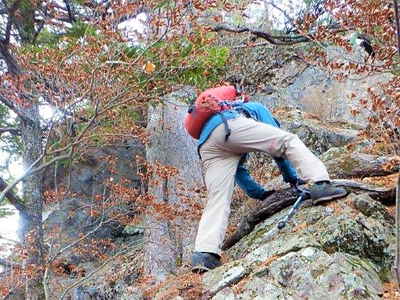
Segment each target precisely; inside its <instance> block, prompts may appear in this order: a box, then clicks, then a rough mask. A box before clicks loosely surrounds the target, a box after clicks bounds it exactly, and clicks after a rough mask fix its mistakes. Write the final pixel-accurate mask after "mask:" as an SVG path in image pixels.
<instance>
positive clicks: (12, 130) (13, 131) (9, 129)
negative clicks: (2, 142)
mask: <svg viewBox="0 0 400 300" xmlns="http://www.w3.org/2000/svg"><path fill="white" fill-rule="evenodd" d="M6 132H8V133H10V134H12V135H21V130H19V129H17V128H12V127H5V128H0V135H2V134H3V133H6Z"/></svg>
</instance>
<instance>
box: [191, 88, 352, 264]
mask: <svg viewBox="0 0 400 300" xmlns="http://www.w3.org/2000/svg"><path fill="white" fill-rule="evenodd" d="M237 94H238V93H237V92H236V89H235V87H233V86H224V87H219V88H213V89H208V90H206V91H204V92H203V93H201V94H200V95H199V97H198V98H197V99H196V102H195V103H194V105H192V107H191V108H190V109H189V111H188V114H187V115H186V117H185V120H184V127H185V129H186V130H187V132H189V134H190V135H191V136H192V137H194V138H196V139H198V150H199V155H200V158H201V160H202V164H203V168H204V173H205V184H206V187H207V192H208V199H207V204H206V206H205V208H204V211H203V214H202V216H201V219H200V224H199V228H198V232H197V236H196V241H195V252H194V253H193V255H192V266H193V271H195V272H204V271H207V270H210V269H213V268H216V267H218V266H219V265H220V264H221V263H220V255H221V245H222V242H223V240H224V236H225V231H226V228H227V225H228V218H229V214H230V203H231V197H232V193H233V188H234V184H235V183H236V184H238V185H239V187H241V188H242V189H243V190H244V191H245V192H246V194H247V195H248V196H250V197H252V198H255V199H259V200H265V199H266V198H268V197H269V196H270V195H271V194H273V193H274V192H275V191H273V190H266V189H265V188H263V187H262V186H261V185H259V184H258V183H256V182H255V181H254V180H253V179H252V178H251V176H250V175H249V173H248V171H247V169H246V168H245V167H244V166H243V163H244V161H245V159H246V156H247V153H249V152H265V153H268V154H270V155H271V156H272V157H273V158H274V160H275V161H276V163H277V165H278V166H279V168H280V170H281V172H282V175H283V179H284V180H285V181H286V182H288V183H290V184H292V185H295V184H302V183H305V182H311V183H312V185H311V187H310V194H311V198H312V199H313V203H314V204H317V203H319V202H320V201H326V200H331V199H335V198H339V197H343V196H345V195H346V194H347V192H346V190H345V189H342V188H338V187H335V186H333V185H331V184H330V181H329V175H328V172H327V170H326V168H325V166H324V165H323V163H322V162H321V161H320V160H319V159H318V158H317V157H316V156H314V155H313V154H312V153H311V151H310V150H309V149H308V148H307V147H306V146H305V145H304V144H303V142H302V141H301V140H300V139H299V138H298V137H297V136H296V135H294V134H291V133H289V132H287V131H284V130H282V129H280V128H279V123H278V122H277V120H276V119H274V117H273V116H272V114H271V113H270V111H269V110H268V109H267V108H266V107H264V106H263V105H262V104H260V103H256V102H247V101H246V99H244V101H239V102H238V101H237V100H236V99H237V97H238V95H237ZM216 100H218V101H220V102H221V103H223V104H222V105H221V106H220V111H219V112H217V113H215V109H214V110H213V109H211V110H208V111H207V110H204V107H205V106H206V105H205V103H207V101H209V103H212V105H211V106H215V103H216ZM223 100H225V101H223ZM226 100H228V101H226ZM229 101H231V102H232V104H231V105H229V103H230V102H229ZM236 103H239V104H238V105H236ZM204 111H206V112H205V113H204ZM210 111H213V112H214V113H211V112H210ZM202 113H203V114H202ZM199 123H202V124H199ZM292 165H293V166H292ZM295 169H297V170H298V171H299V173H300V175H301V179H300V178H299V177H298V176H297V173H296V170H295ZM303 180H304V181H305V182H304V181H303Z"/></svg>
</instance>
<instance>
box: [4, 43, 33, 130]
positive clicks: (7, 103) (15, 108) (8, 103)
mask: <svg viewBox="0 0 400 300" xmlns="http://www.w3.org/2000/svg"><path fill="white" fill-rule="evenodd" d="M0 51H1V43H0ZM0 102H1V103H3V104H4V105H5V106H7V107H8V108H9V109H11V110H12V111H13V112H14V113H16V114H17V116H18V117H19V118H21V119H22V120H24V121H26V122H28V123H32V122H33V121H32V119H31V118H29V117H28V116H27V115H26V114H24V113H23V111H22V110H21V109H20V108H19V107H18V106H17V105H15V103H14V102H12V101H11V100H9V99H7V98H5V97H3V96H2V95H1V94H0Z"/></svg>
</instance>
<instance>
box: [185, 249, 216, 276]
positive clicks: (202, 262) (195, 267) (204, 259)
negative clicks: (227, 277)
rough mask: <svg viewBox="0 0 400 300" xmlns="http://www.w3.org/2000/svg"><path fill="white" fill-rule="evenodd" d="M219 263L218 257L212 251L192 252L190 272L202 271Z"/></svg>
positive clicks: (213, 267)
mask: <svg viewBox="0 0 400 300" xmlns="http://www.w3.org/2000/svg"><path fill="white" fill-rule="evenodd" d="M220 265H221V262H220V257H219V255H217V254H214V253H208V252H193V255H192V272H195V273H204V272H207V271H209V270H212V269H215V268H216V267H219V266H220Z"/></svg>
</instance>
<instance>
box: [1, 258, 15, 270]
mask: <svg viewBox="0 0 400 300" xmlns="http://www.w3.org/2000/svg"><path fill="white" fill-rule="evenodd" d="M0 265H2V266H4V267H6V268H11V267H15V266H19V264H17V263H15V262H11V261H8V260H6V259H4V258H0Z"/></svg>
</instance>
